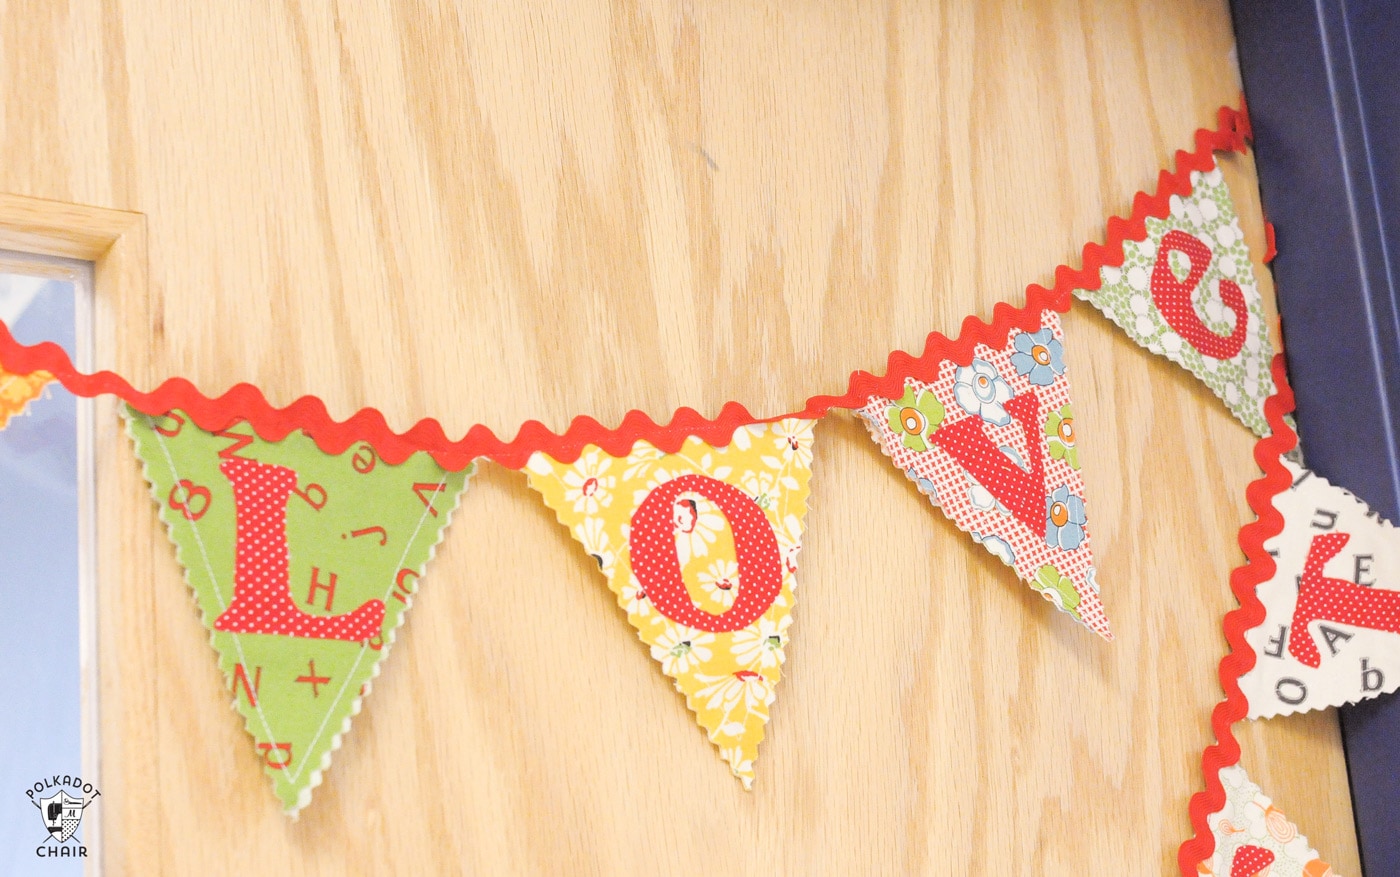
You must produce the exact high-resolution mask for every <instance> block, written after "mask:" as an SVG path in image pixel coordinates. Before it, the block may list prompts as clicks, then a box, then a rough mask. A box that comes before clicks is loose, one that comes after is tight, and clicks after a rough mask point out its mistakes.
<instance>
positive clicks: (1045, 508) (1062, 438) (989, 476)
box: [858, 311, 1112, 639]
mask: <svg viewBox="0 0 1400 877" xmlns="http://www.w3.org/2000/svg"><path fill="white" fill-rule="evenodd" d="M1039 318H1040V319H1039V325H1038V326H1032V329H1031V331H1026V330H1025V329H1021V328H1015V327H1013V328H1011V329H1010V330H1008V332H1007V335H1006V336H1005V338H1004V339H997V341H998V343H999V346H998V347H995V348H994V347H991V346H989V344H977V345H976V346H975V348H974V349H973V352H972V354H971V357H970V358H969V359H968V360H965V361H961V362H955V361H953V360H951V359H945V360H942V361H937V362H933V363H930V364H929V365H927V366H925V367H923V368H922V372H921V373H920V374H918V375H916V376H909V377H907V378H906V379H905V381H904V393H903V395H901V396H900V397H899V398H897V399H895V398H886V397H883V396H871V397H870V400H869V402H867V403H866V405H865V406H864V407H863V408H861V409H860V411H859V412H858V413H859V414H860V415H861V417H862V418H864V420H865V423H866V426H867V427H869V429H870V434H871V436H873V437H874V439H875V441H877V442H878V443H879V444H880V447H881V449H882V450H883V451H884V452H885V455H886V456H888V457H889V458H890V459H891V460H892V461H893V462H894V464H895V465H896V466H898V467H899V468H900V470H901V471H903V472H904V473H905V474H906V475H908V476H909V478H910V480H912V481H913V482H914V483H915V484H917V485H918V486H919V490H921V491H922V492H923V493H924V494H925V495H927V496H928V498H929V499H930V500H931V501H932V502H933V504H934V505H935V506H937V507H939V508H940V509H942V510H943V513H944V514H945V515H947V516H948V517H949V518H951V519H952V520H953V522H954V523H955V524H957V525H958V526H959V527H960V528H962V529H963V530H965V531H967V533H968V534H970V535H971V536H972V538H973V539H974V540H976V541H978V542H980V543H982V545H983V546H984V547H985V548H986V549H987V550H988V551H990V552H992V554H995V555H996V556H997V557H998V558H1000V559H1001V560H1002V561H1003V562H1004V563H1006V564H1007V565H1009V566H1011V567H1012V568H1013V569H1015V570H1016V572H1017V574H1018V575H1020V577H1021V578H1022V579H1024V580H1025V581H1026V582H1028V583H1029V584H1030V586H1031V587H1032V588H1034V589H1035V590H1036V591H1038V592H1039V593H1040V595H1041V596H1042V597H1044V598H1045V599H1046V600H1048V601H1050V602H1051V603H1054V604H1055V607H1056V608H1058V609H1060V610H1061V611H1063V612H1067V613H1069V614H1070V615H1072V616H1073V617H1074V618H1075V619H1077V620H1078V621H1079V622H1081V623H1082V624H1084V625H1085V626H1087V627H1089V628H1090V629H1091V630H1093V631H1095V632H1096V633H1098V634H1100V635H1101V636H1103V637H1104V638H1106V639H1111V638H1112V634H1110V633H1109V630H1108V619H1107V618H1106V617H1105V616H1104V611H1103V603H1102V602H1101V601H1100V600H1099V588H1098V584H1097V581H1096V577H1095V573H1094V556H1093V553H1092V552H1091V551H1090V548H1089V530H1088V526H1089V522H1088V515H1087V512H1086V508H1085V504H1084V480H1083V478H1081V477H1080V474H1079V447H1078V444H1077V442H1076V438H1077V434H1076V432H1075V424H1074V408H1073V406H1072V405H1071V403H1070V385H1069V371H1068V369H1067V367H1066V365H1065V349H1064V336H1063V335H1062V334H1061V332H1060V321H1059V318H1058V317H1057V316H1056V314H1055V312H1054V311H1044V312H1042V313H1041V314H1040V315H1039Z"/></svg>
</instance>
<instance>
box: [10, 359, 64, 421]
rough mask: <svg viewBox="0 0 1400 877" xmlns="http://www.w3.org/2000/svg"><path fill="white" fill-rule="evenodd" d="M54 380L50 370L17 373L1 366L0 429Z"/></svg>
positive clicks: (21, 411) (22, 410)
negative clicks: (12, 372)
mask: <svg viewBox="0 0 1400 877" xmlns="http://www.w3.org/2000/svg"><path fill="white" fill-rule="evenodd" d="M52 380H53V375H51V374H49V373H48V372H42V371H40V372H30V373H29V374H24V375H16V374H11V373H10V372H7V371H5V369H4V368H0V429H4V428H5V426H6V425H7V424H8V423H9V422H10V418H11V417H16V416H18V415H20V414H21V413H23V412H24V409H25V407H26V406H28V405H29V403H30V402H32V401H34V400H35V399H37V398H39V395H40V394H41V393H43V392H44V387H46V386H48V383H49V381H52Z"/></svg>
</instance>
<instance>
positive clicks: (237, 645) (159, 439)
mask: <svg viewBox="0 0 1400 877" xmlns="http://www.w3.org/2000/svg"><path fill="white" fill-rule="evenodd" d="M142 416H143V417H145V418H146V425H147V427H149V428H150V430H151V435H153V436H155V437H156V444H157V445H159V446H160V452H161V455H162V456H163V457H165V462H166V466H167V467H168V468H169V469H170V476H171V478H173V479H174V480H175V482H176V483H177V484H178V483H179V481H180V473H179V472H178V471H177V470H176V468H175V459H174V458H173V457H172V456H171V455H170V448H169V447H167V446H166V443H165V436H163V435H161V434H160V432H159V430H157V429H156V428H155V426H154V424H155V418H153V417H151V416H150V415H148V414H143V415H142ZM162 517H163V515H162ZM190 530H191V531H193V533H194V541H195V544H196V545H198V546H199V555H200V558H201V559H202V560H203V561H204V569H205V571H206V572H208V573H209V583H210V585H211V586H212V587H213V589H214V599H216V600H218V601H219V609H220V611H221V612H222V611H225V610H227V609H228V603H226V602H224V595H223V593H222V592H221V591H220V590H219V580H218V578H217V577H216V576H215V575H214V565H213V564H212V563H210V561H209V551H208V549H207V548H205V547H204V537H203V536H201V535H200V532H199V523H198V522H197V521H190ZM214 632H215V631H213V630H212V629H211V630H210V631H209V633H210V635H211V636H212V635H213V634H214ZM229 636H230V637H232V638H233V648H234V650H235V651H236V652H238V663H240V664H242V665H243V666H244V667H247V666H248V658H247V656H246V655H245V654H244V653H243V643H242V641H241V640H240V639H239V636H238V634H236V633H229ZM216 651H217V650H216ZM233 698H234V701H235V702H236V701H237V700H238V694H237V692H235V693H234V695H233ZM253 709H254V710H255V711H256V712H257V714H258V719H259V720H260V721H261V722H262V726H263V730H264V731H266V732H267V739H268V741H269V742H274V743H275V742H276V741H277V735H276V733H274V732H273V730H272V725H271V723H270V722H268V720H267V714H266V713H264V712H263V708H262V702H261V701H254V703H253ZM278 770H280V771H282V774H283V776H286V775H287V767H286V765H281V766H279V767H278ZM291 781H292V782H296V775H295V774H293V775H292V780H291Z"/></svg>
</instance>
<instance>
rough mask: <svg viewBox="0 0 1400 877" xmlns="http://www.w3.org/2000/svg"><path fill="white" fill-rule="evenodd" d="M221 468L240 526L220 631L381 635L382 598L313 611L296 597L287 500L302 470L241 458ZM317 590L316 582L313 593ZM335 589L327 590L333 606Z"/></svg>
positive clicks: (347, 636)
mask: <svg viewBox="0 0 1400 877" xmlns="http://www.w3.org/2000/svg"><path fill="white" fill-rule="evenodd" d="M219 471H220V472H222V473H223V474H224V475H225V476H226V477H227V478H228V480H229V482H230V483H231V484H232V485H233V503H234V510H235V512H234V513H235V517H236V519H237V521H238V530H237V543H236V548H235V552H236V553H235V555H234V561H233V602H232V603H231V604H229V607H228V608H227V609H225V610H224V612H223V614H222V615H220V616H219V617H218V619H217V620H215V622H214V629H215V630H227V631H229V632H231V633H266V634H272V635H274V636H305V637H313V638H316V639H341V640H348V641H350V642H359V641H361V640H368V639H370V638H371V637H373V636H375V635H376V634H378V633H379V629H380V628H381V627H382V626H383V625H384V602H383V601H382V600H367V601H365V602H364V603H363V604H362V605H360V607H359V608H357V609H356V610H355V611H354V612H349V613H346V614H344V615H311V614H309V613H307V612H303V611H302V610H301V607H299V606H297V604H296V602H295V601H293V600H292V592H291V588H290V587H289V586H288V580H287V567H288V557H287V500H288V499H290V498H291V495H292V490H293V489H295V487H296V483H297V476H296V473H295V472H293V471H292V470H291V469H288V468H286V467H284V466H273V465H269V464H267V463H260V462H258V461H257V460H246V459H243V458H241V457H235V458H233V459H229V460H225V461H224V462H222V463H220V464H219ZM321 587H323V588H324V587H325V586H324V585H322V586H321ZM332 587H333V586H332ZM315 589H316V583H313V585H312V594H314V593H315ZM334 593H335V592H334V590H330V591H328V592H327V594H326V598H325V599H326V605H327V606H329V605H331V600H332V599H333V595H334ZM308 602H309V601H308Z"/></svg>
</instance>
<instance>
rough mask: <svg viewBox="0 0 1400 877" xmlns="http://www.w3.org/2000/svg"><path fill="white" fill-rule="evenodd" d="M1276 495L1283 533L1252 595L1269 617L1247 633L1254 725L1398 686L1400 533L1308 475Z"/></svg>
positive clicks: (1270, 545)
mask: <svg viewBox="0 0 1400 877" xmlns="http://www.w3.org/2000/svg"><path fill="white" fill-rule="evenodd" d="M1280 462H1282V464H1283V465H1284V466H1285V467H1286V468H1287V469H1288V471H1289V473H1290V474H1291V475H1292V476H1293V484H1292V486H1291V487H1290V488H1288V489H1287V490H1284V491H1283V492H1282V493H1279V494H1278V495H1277V496H1275V497H1274V498H1273V504H1274V508H1275V509H1276V510H1277V511H1278V512H1279V513H1280V514H1282V515H1283V521H1284V523H1283V532H1281V533H1280V534H1279V535H1277V536H1275V537H1274V538H1273V539H1270V540H1269V541H1268V542H1266V543H1265V547H1266V548H1267V549H1268V550H1269V553H1270V554H1272V555H1273V556H1274V559H1275V561H1276V562H1277V565H1278V567H1277V570H1276V571H1275V572H1274V576H1273V578H1271V579H1269V581H1267V582H1264V583H1263V584H1261V585H1260V586H1259V587H1258V589H1257V590H1256V594H1257V596H1258V597H1259V602H1261V603H1263V604H1264V610H1265V612H1266V613H1267V614H1266V615H1265V618H1264V622H1263V624H1261V625H1259V626H1258V627H1255V628H1253V629H1252V630H1249V631H1248V632H1246V634H1245V639H1246V640H1248V642H1249V644H1250V646H1251V647H1252V648H1253V649H1254V652H1255V655H1256V663H1255V665H1254V669H1252V670H1250V671H1249V672H1248V673H1246V674H1244V675H1243V676H1241V677H1240V680H1239V682H1240V690H1241V691H1243V692H1244V695H1245V697H1246V698H1247V699H1248V700H1249V717H1250V718H1252V719H1257V718H1268V717H1269V716H1277V715H1288V714H1289V713H1296V712H1306V711H1307V710H1314V709H1323V708H1325V707H1329V706H1341V705H1343V704H1348V703H1354V702H1356V701H1359V700H1366V699H1368V698H1372V697H1377V696H1378V695H1381V694H1387V693H1389V692H1392V691H1395V690H1396V689H1397V688H1400V534H1397V532H1396V529H1395V527H1393V526H1392V525H1391V524H1390V522H1389V521H1386V520H1383V519H1382V518H1381V516H1380V515H1379V514H1378V513H1376V512H1373V511H1371V510H1370V508H1368V507H1367V506H1366V504H1365V503H1363V502H1362V501H1361V500H1359V499H1357V498H1356V497H1354V496H1352V495H1351V494H1350V493H1348V492H1347V491H1345V490H1343V489H1342V488H1340V487H1337V486H1335V485H1333V484H1330V483H1328V481H1327V480H1326V479H1325V478H1323V477H1322V476H1320V475H1316V474H1314V473H1313V472H1312V471H1311V470H1308V469H1303V468H1301V467H1299V466H1297V465H1295V464H1294V463H1291V462H1289V461H1288V460H1281V461H1280Z"/></svg>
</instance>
